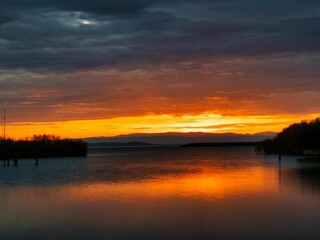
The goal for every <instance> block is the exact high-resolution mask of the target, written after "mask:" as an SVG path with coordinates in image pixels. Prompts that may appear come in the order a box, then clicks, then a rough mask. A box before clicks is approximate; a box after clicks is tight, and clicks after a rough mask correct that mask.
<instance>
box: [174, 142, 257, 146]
mask: <svg viewBox="0 0 320 240" xmlns="http://www.w3.org/2000/svg"><path fill="white" fill-rule="evenodd" d="M258 144H259V142H214V143H189V144H182V145H180V147H245V146H257V145H258Z"/></svg>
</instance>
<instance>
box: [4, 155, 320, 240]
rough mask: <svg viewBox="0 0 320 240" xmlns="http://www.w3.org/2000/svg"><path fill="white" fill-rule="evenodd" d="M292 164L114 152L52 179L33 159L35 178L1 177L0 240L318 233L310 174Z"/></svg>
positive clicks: (243, 157) (319, 216)
mask: <svg viewBox="0 0 320 240" xmlns="http://www.w3.org/2000/svg"><path fill="white" fill-rule="evenodd" d="M68 161H69V160H67V165H66V166H68ZM47 164H48V165H47ZM60 164H62V163H61V162H60ZM303 166H304V167H305V165H303ZM298 169H300V170H301V165H300V164H299V163H296V161H295V159H289V158H287V159H286V158H285V157H284V158H283V162H282V165H281V168H279V165H278V162H277V159H276V158H275V159H273V158H272V157H269V156H255V155H254V154H253V151H251V149H229V150H228V152H226V151H225V149H224V150H223V149H215V150H212V149H207V150H206V149H198V150H186V152H185V151H182V150H181V149H165V150H159V149H154V150H146V151H141V150H129V151H128V152H124V151H119V150H114V151H107V152H100V153H95V154H93V155H91V156H89V157H88V159H86V160H82V161H80V162H79V164H74V165H72V166H68V167H67V169H66V170H65V171H63V172H62V173H60V174H58V175H56V176H59V177H60V178H62V179H64V180H65V181H61V180H59V181H55V182H54V184H52V182H51V181H52V179H51V178H54V177H53V176H51V175H52V174H54V173H55V172H57V171H60V170H61V165H59V166H55V167H54V164H53V163H52V162H50V161H49V162H47V163H46V162H42V165H41V164H40V168H35V169H33V170H30V171H31V172H33V174H36V173H37V172H38V171H41V172H42V174H43V175H42V176H46V177H45V180H42V181H41V182H42V184H32V182H30V181H29V182H28V181H27V180H28V179H29V178H30V175H32V174H24V173H23V172H21V173H19V176H20V177H21V178H22V179H24V180H26V181H27V182H28V184H24V181H21V180H19V181H16V182H15V181H14V180H13V179H12V177H9V179H10V181H11V184H7V182H6V181H8V179H6V178H4V177H3V176H2V177H0V179H1V181H2V185H3V187H2V188H0V212H1V217H0V239H33V240H37V239H62V240H63V239H66V240H67V239H72V238H76V239H98V240H99V239H318V238H319V236H320V231H319V230H318V229H319V228H318V223H319V220H320V214H319V213H320V206H319V205H320V204H319V198H316V197H315V194H314V192H312V191H301V185H300V181H305V179H306V178H309V177H306V175H308V176H310V175H313V173H308V174H306V173H305V171H304V170H302V172H299V171H298ZM3 170H4V169H1V171H3ZM19 171H23V168H20V170H19ZM47 171H49V173H47ZM50 171H53V172H50ZM71 173H72V174H71ZM13 174H14V173H13ZM316 174H317V173H314V175H316ZM74 175H75V176H74ZM71 176H72V177H71ZM312 179H313V178H312ZM280 180H281V181H280ZM312 181H313V180H312ZM279 183H281V185H279ZM307 185H308V186H311V185H309V184H307ZM308 188H309V187H308ZM317 191H318V190H317Z"/></svg>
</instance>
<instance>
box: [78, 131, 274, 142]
mask: <svg viewBox="0 0 320 240" xmlns="http://www.w3.org/2000/svg"><path fill="white" fill-rule="evenodd" d="M275 135H276V133H275V132H261V133H255V134H237V133H204V132H191V133H179V132H166V133H132V134H127V135H124V134H122V135H117V136H112V137H105V136H99V137H88V138H83V140H84V141H86V142H88V143H111V142H118V143H126V142H144V143H150V144H188V143H197V142H208V143H214V142H259V141H262V140H265V139H267V138H271V137H274V136H275Z"/></svg>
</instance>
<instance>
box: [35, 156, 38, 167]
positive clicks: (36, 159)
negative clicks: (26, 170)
mask: <svg viewBox="0 0 320 240" xmlns="http://www.w3.org/2000/svg"><path fill="white" fill-rule="evenodd" d="M35 164H36V165H38V156H36V158H35Z"/></svg>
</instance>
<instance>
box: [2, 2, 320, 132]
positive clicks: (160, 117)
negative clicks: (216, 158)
mask: <svg viewBox="0 0 320 240" xmlns="http://www.w3.org/2000/svg"><path fill="white" fill-rule="evenodd" d="M0 107H1V108H2V109H3V108H6V111H7V119H8V120H7V124H8V128H7V135H8V136H10V137H15V138H18V137H25V136H30V135H33V134H39V133H50V134H57V135H61V136H63V137H89V136H113V135H118V134H128V133H136V132H140V133H155V132H169V131H170V132H200V131H201V132H235V133H256V132H263V131H280V130H281V129H282V128H283V127H285V126H287V125H288V124H290V123H293V122H299V121H301V120H303V119H305V120H310V119H313V118H316V117H319V116H320V1H319V0H304V1H301V0H197V1H191V0H105V1H103V0H90V1H89V0H0ZM1 123H3V122H2V120H1Z"/></svg>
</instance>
